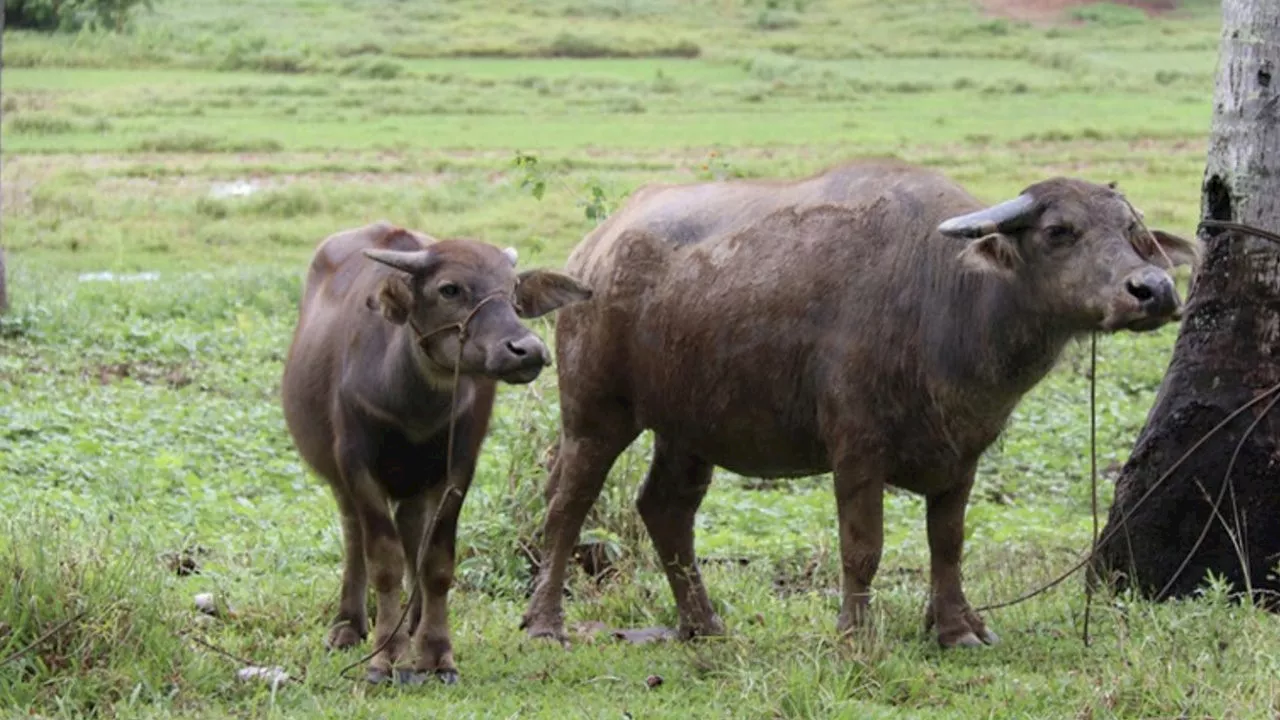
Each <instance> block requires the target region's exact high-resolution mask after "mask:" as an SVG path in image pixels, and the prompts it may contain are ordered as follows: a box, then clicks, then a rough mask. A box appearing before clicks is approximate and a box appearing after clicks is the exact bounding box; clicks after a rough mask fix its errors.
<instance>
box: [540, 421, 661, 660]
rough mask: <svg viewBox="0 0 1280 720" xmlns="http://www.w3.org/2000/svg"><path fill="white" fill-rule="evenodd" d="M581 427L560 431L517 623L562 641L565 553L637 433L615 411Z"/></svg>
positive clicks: (563, 635)
mask: <svg viewBox="0 0 1280 720" xmlns="http://www.w3.org/2000/svg"><path fill="white" fill-rule="evenodd" d="M591 421H594V422H591ZM582 425H583V426H584V427H589V428H590V429H591V433H592V434H591V435H587V434H586V433H585V432H584V433H565V435H564V436H563V439H562V442H561V444H560V451H559V453H558V455H557V456H556V464H555V467H554V468H553V469H552V474H553V477H554V478H555V494H554V495H553V496H552V498H551V502H550V503H549V506H548V508H547V516H546V520H545V521H544V523H543V547H544V552H543V556H542V566H541V568H539V570H538V583H537V586H536V587H535V588H534V591H533V597H532V598H531V599H530V600H529V609H528V611H526V612H525V615H524V619H523V620H522V621H521V623H520V626H521V627H522V628H525V629H526V630H527V631H528V633H529V635H530V637H541V638H551V639H555V640H558V641H559V642H560V643H561V644H566V643H567V642H568V638H567V637H566V636H565V633H564V608H563V604H562V597H561V596H562V595H563V593H564V575H565V569H566V566H567V565H568V563H569V556H570V555H571V554H572V552H573V548H574V545H576V544H577V542H578V533H579V532H581V530H582V523H583V521H585V520H586V518H587V511H589V510H590V509H591V506H592V504H594V503H595V501H596V498H597V497H599V496H600V490H601V488H603V487H604V481H605V479H606V478H607V477H608V475H609V470H610V468H612V467H613V463H614V461H615V460H617V458H618V455H619V454H621V453H622V451H623V450H624V449H626V447H627V445H629V444H630V443H631V441H632V440H634V439H635V437H636V435H638V434H639V432H638V431H637V430H636V429H635V428H634V426H633V425H632V424H631V423H630V419H629V418H626V419H624V418H623V417H622V416H620V415H615V416H613V417H608V416H604V417H601V416H599V415H597V416H595V417H593V418H591V419H590V420H589V421H587V422H585V423H582ZM569 427H572V426H569ZM574 429H575V430H576V428H574Z"/></svg>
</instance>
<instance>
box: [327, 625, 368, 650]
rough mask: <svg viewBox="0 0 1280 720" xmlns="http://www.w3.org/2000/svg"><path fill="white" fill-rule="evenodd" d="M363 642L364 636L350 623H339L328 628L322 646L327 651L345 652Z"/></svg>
mask: <svg viewBox="0 0 1280 720" xmlns="http://www.w3.org/2000/svg"><path fill="white" fill-rule="evenodd" d="M362 642H364V635H362V634H361V633H360V630H359V629H358V628H356V627H355V626H354V625H352V624H351V623H350V622H345V621H344V622H341V623H339V624H337V625H334V626H333V627H331V628H329V635H328V637H326V638H325V640H324V646H325V647H326V648H328V649H329V650H346V649H347V648H353V647H355V646H357V645H359V644H360V643H362Z"/></svg>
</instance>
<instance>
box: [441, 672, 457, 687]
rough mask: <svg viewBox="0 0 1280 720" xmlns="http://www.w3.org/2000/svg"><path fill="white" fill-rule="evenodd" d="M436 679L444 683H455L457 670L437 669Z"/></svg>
mask: <svg viewBox="0 0 1280 720" xmlns="http://www.w3.org/2000/svg"><path fill="white" fill-rule="evenodd" d="M436 679H437V680H439V681H440V682H441V683H443V684H445V685H457V684H458V671H457V670H437V671H436Z"/></svg>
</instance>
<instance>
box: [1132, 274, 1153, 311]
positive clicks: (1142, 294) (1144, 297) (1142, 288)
mask: <svg viewBox="0 0 1280 720" xmlns="http://www.w3.org/2000/svg"><path fill="white" fill-rule="evenodd" d="M1125 289H1127V290H1128V291H1129V294H1130V295H1132V296H1134V297H1135V298H1137V299H1138V302H1140V303H1143V304H1144V305H1145V304H1146V303H1148V302H1150V301H1151V299H1152V298H1154V297H1155V295H1156V294H1155V291H1153V290H1152V289H1151V287H1150V286H1149V285H1144V284H1142V283H1135V282H1133V281H1132V280H1130V281H1129V282H1127V283H1125Z"/></svg>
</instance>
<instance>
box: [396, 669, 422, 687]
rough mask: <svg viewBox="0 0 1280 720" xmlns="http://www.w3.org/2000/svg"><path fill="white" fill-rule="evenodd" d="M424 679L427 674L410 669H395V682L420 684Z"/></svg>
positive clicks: (411, 684)
mask: <svg viewBox="0 0 1280 720" xmlns="http://www.w3.org/2000/svg"><path fill="white" fill-rule="evenodd" d="M426 681H427V676H426V675H425V674H423V673H419V672H414V671H412V670H396V682H397V683H398V684H400V685H410V686H413V685H421V684H422V683H424V682H426Z"/></svg>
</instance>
